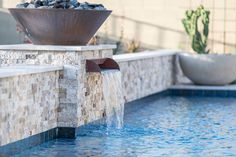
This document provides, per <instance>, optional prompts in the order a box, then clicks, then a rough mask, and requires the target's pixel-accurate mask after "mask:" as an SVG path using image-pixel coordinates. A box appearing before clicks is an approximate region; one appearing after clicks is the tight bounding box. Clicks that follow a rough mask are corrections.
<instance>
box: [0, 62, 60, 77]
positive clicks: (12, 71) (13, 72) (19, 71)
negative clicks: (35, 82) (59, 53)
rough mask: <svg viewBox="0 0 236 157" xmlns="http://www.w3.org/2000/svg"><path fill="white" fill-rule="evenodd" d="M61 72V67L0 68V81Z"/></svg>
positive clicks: (27, 66) (26, 66)
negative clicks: (22, 76)
mask: <svg viewBox="0 0 236 157" xmlns="http://www.w3.org/2000/svg"><path fill="white" fill-rule="evenodd" d="M58 70H63V67H62V66H47V65H45V66H44V65H40V66H37V65H36V66H33V65H32V66H31V65H17V66H4V67H0V79H1V78H6V77H15V76H20V75H30V74H37V73H44V72H52V71H58Z"/></svg>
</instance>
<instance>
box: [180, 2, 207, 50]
mask: <svg viewBox="0 0 236 157" xmlns="http://www.w3.org/2000/svg"><path fill="white" fill-rule="evenodd" d="M185 15H186V18H185V19H183V20H182V23H183V25H184V28H185V31H186V32H187V34H188V36H189V37H190V39H191V46H192V49H193V50H194V51H195V52H197V53H198V54H208V53H209V50H207V40H208V33H209V15H210V11H208V10H205V9H204V7H203V6H202V5H200V6H199V7H198V8H197V10H187V11H186V13H185ZM200 20H201V23H202V24H203V31H202V32H200V31H199V28H198V26H199V24H200V23H199V21H200Z"/></svg>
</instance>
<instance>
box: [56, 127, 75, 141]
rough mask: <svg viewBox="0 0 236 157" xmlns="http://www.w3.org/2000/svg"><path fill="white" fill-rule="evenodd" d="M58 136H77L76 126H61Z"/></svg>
mask: <svg viewBox="0 0 236 157" xmlns="http://www.w3.org/2000/svg"><path fill="white" fill-rule="evenodd" d="M57 134H58V135H57V138H69V139H75V138H76V128H72V127H59V128H58V133H57Z"/></svg>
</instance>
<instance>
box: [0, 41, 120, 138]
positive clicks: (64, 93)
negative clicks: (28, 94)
mask: <svg viewBox="0 0 236 157" xmlns="http://www.w3.org/2000/svg"><path fill="white" fill-rule="evenodd" d="M114 48H116V46H115V45H95V46H45V45H28V44H26V45H24V44H23V45H2V46H0V67H4V66H13V65H14V66H18V65H31V66H32V65H51V66H63V67H64V70H63V71H60V73H59V79H58V82H59V89H58V97H59V101H58V102H59V104H58V108H57V112H58V115H57V127H69V128H76V127H79V126H81V125H83V124H85V123H88V122H90V121H92V120H97V119H99V118H101V117H100V116H99V117H96V115H93V114H88V113H86V112H87V110H86V109H85V108H88V106H86V105H88V104H86V102H89V101H88V100H86V98H90V99H91V95H90V96H89V97H87V96H86V95H88V91H87V89H89V88H92V87H88V86H90V83H86V82H87V80H89V81H91V80H90V79H88V76H89V75H86V68H85V66H86V65H85V64H86V60H87V59H99V58H112V55H113V49H114ZM94 79H96V78H94ZM26 83H27V82H26ZM91 85H93V84H91ZM98 92H100V91H98ZM42 97H45V96H44V95H42ZM12 99H13V100H14V98H12ZM45 99H46V97H45ZM99 99H100V98H99ZM94 102H96V100H94ZM89 105H92V106H93V107H94V109H93V110H100V109H98V108H96V107H97V106H98V107H99V105H96V104H94V103H93V104H89ZM84 115H88V116H90V117H88V118H84ZM99 115H102V113H99ZM29 132H30V131H29ZM36 132H37V131H36ZM31 135H32V134H31ZM19 136H20V135H19ZM18 139H19V138H18ZM12 141H14V140H12Z"/></svg>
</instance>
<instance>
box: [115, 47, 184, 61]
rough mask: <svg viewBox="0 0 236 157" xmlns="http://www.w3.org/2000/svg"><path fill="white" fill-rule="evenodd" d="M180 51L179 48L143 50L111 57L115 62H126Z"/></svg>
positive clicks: (170, 54) (169, 54)
mask: <svg viewBox="0 0 236 157" xmlns="http://www.w3.org/2000/svg"><path fill="white" fill-rule="evenodd" d="M178 52H180V50H158V51H144V52H138V53H129V54H120V55H114V56H113V59H114V60H115V61H117V62H126V61H133V60H140V59H148V58H154V57H163V56H172V55H175V54H177V53H178Z"/></svg>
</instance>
